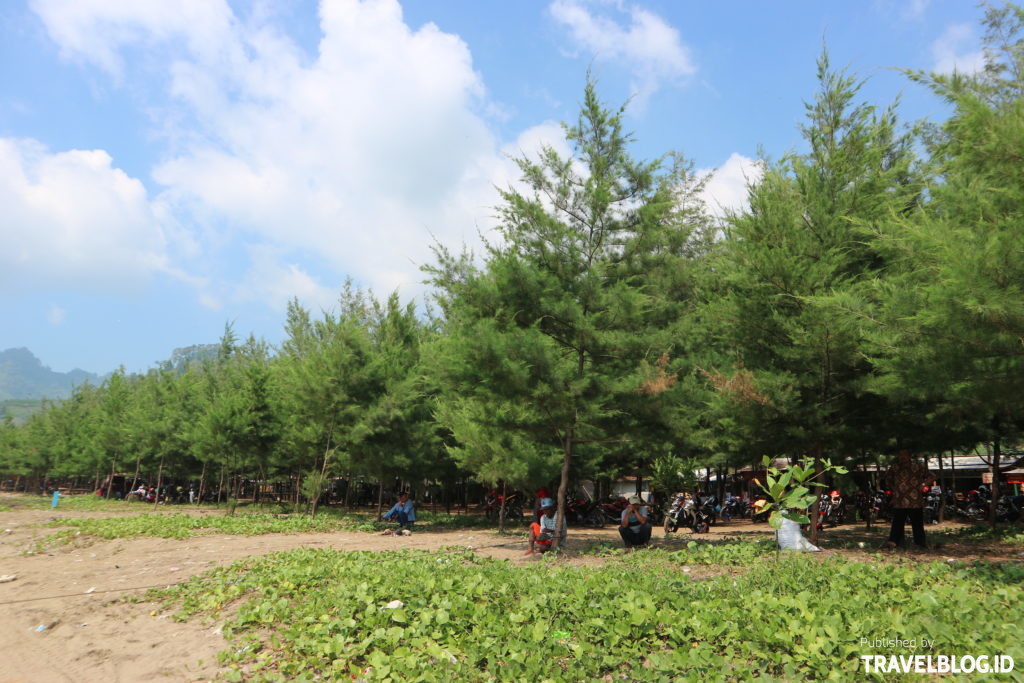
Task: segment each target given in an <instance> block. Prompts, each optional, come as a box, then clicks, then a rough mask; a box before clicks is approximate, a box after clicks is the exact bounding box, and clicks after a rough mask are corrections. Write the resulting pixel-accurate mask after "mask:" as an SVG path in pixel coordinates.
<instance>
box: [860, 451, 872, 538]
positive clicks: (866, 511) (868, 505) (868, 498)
mask: <svg viewBox="0 0 1024 683" xmlns="http://www.w3.org/2000/svg"><path fill="white" fill-rule="evenodd" d="M863 467H864V478H865V479H866V480H867V487H866V488H867V489H868V490H867V491H866V492H865V496H864V508H863V509H862V510H861V511H860V512H861V514H862V515H864V528H865V529H868V530H870V529H871V510H872V509H873V508H874V507H875V490H874V488H875V487H874V486H873V485H872V483H871V475H870V474H869V473H868V464H867V463H866V462H865V463H864V465H863Z"/></svg>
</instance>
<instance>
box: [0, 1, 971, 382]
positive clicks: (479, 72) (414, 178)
mask: <svg viewBox="0 0 1024 683" xmlns="http://www.w3.org/2000/svg"><path fill="white" fill-rule="evenodd" d="M981 14H982V10H981V9H979V8H978V7H976V6H975V5H974V4H973V3H971V2H966V1H963V0H931V1H929V0H893V1H891V2H882V1H881V0H875V1H872V0H862V1H860V2H847V1H840V0H832V1H827V2H826V1H818V2H810V1H797V0H787V1H781V0H780V1H778V2H767V1H762V2H755V1H753V0H748V1H742V2H741V1H734V2H729V1H721V2H711V1H707V2H696V1H693V2H690V1H687V2H683V1H674V0H651V1H649V2H629V1H628V0H617V1H616V0H545V1H539V0H537V1H535V0H521V1H518V0H517V1H516V2H479V1H478V0H444V1H441V0H436V1H428V0H419V1H416V2H413V1H408V2H404V3H399V2H397V1H396V0H363V1H362V2H360V1H358V0H321V1H320V2H319V3H317V2H315V1H314V0H251V1H248V2H243V1H241V0H239V1H234V0H232V1H225V0H9V1H8V2H4V3H2V4H0V350H2V349H6V348H10V347H19V346H26V347H28V348H29V349H31V350H32V351H33V352H34V353H35V354H36V355H37V356H38V357H39V358H40V359H41V360H42V361H43V363H44V364H46V365H49V366H50V367H52V368H53V369H54V370H58V371H67V370H70V369H72V368H74V367H80V368H82V369H85V370H89V371H92V372H100V373H103V372H108V371H110V370H112V369H114V368H116V367H118V366H119V365H124V366H125V367H126V368H127V369H128V370H129V371H141V370H144V369H146V368H148V367H151V366H153V365H154V364H155V363H156V362H157V361H160V360H163V359H166V358H168V357H169V356H170V353H171V351H172V350H173V349H174V348H176V347H182V346H188V345H191V344H196V343H212V342H215V341H216V340H217V339H218V338H219V336H220V334H221V332H222V331H223V329H224V325H225V323H227V322H229V321H230V322H232V323H233V325H234V327H235V330H236V332H237V333H239V334H240V335H242V336H245V335H248V334H249V333H253V334H255V335H256V336H257V337H262V338H264V339H266V340H267V341H269V342H270V343H272V344H276V343H279V342H280V341H281V339H282V336H283V323H284V308H285V305H286V304H287V302H288V300H289V299H290V298H291V297H298V298H299V300H300V301H301V302H302V303H304V304H305V305H306V306H307V307H309V308H311V309H313V310H314V311H315V312H316V311H320V310H321V309H324V310H326V309H330V308H331V307H332V305H333V302H334V301H335V300H336V298H337V294H338V292H339V291H340V289H341V287H342V284H343V283H344V281H345V279H346V278H347V277H351V278H352V279H353V280H354V281H355V283H356V284H358V285H360V286H363V287H369V288H372V289H373V290H374V291H375V293H377V294H378V295H381V296H384V295H387V294H388V293H390V292H391V291H392V290H395V289H398V290H399V292H400V294H401V295H402V296H403V297H404V298H406V299H409V298H413V297H418V296H421V295H422V293H423V286H422V285H421V284H420V281H421V279H422V275H421V273H420V272H419V265H421V264H423V263H425V262H428V261H429V260H430V251H429V246H430V244H431V243H432V241H433V240H435V239H436V240H438V241H440V242H442V243H443V244H446V245H448V246H451V247H453V248H458V246H459V245H460V244H461V243H466V244H469V245H470V246H473V245H474V244H476V243H477V239H478V238H477V235H478V233H479V232H486V231H487V230H489V229H490V228H491V227H493V224H494V221H493V215H494V211H493V208H492V207H493V206H494V205H495V204H496V201H497V200H496V190H495V186H499V187H505V186H508V185H509V184H510V183H514V182H515V181H516V180H517V178H516V173H515V168H514V166H513V164H512V163H511V162H510V160H509V155H518V154H531V153H533V152H535V151H536V150H537V149H538V148H539V147H540V146H541V145H543V144H550V145H553V146H555V147H556V149H564V148H565V143H564V139H563V138H562V136H561V133H560V127H559V122H561V121H569V120H572V119H573V118H574V117H575V114H576V111H577V105H578V103H579V100H580V97H581V94H582V89H583V84H584V80H585V75H586V72H587V69H588V68H589V69H591V70H592V72H593V73H594V75H595V76H596V78H597V80H598V83H599V89H600V92H601V95H602V97H603V98H604V99H605V100H606V101H608V102H609V103H612V104H616V105H617V104H620V103H622V102H624V101H626V100H627V99H628V98H632V99H630V105H629V110H628V116H627V127H628V128H629V129H630V130H632V131H633V132H634V134H635V137H636V139H637V142H636V146H635V153H636V155H637V156H639V157H643V158H651V157H657V156H660V155H661V154H663V153H665V152H667V151H670V150H678V151H681V152H682V153H683V154H684V155H685V156H686V157H687V158H689V159H691V160H692V161H693V162H694V164H695V165H696V167H697V168H699V169H701V170H702V171H705V172H711V171H714V172H715V175H714V176H713V178H712V180H711V181H710V183H709V186H708V190H707V193H708V199H709V201H711V202H712V203H713V204H714V205H715V206H724V207H738V206H740V205H741V204H742V201H743V196H744V183H745V179H756V167H755V165H754V163H753V159H755V158H756V157H757V155H758V151H759V150H763V151H764V152H765V153H766V154H768V155H769V156H770V157H774V158H777V157H779V156H780V155H782V154H785V153H786V152H788V151H791V150H794V149H800V146H801V141H800V136H799V132H798V126H799V124H800V122H801V120H802V118H803V114H804V106H803V105H804V102H805V101H808V100H809V99H811V98H812V97H813V95H814V91H815V80H814V74H815V60H816V58H817V57H818V55H819V54H820V52H821V50H822V46H823V45H824V44H827V45H828V48H829V52H830V54H831V58H832V63H833V64H834V65H836V66H840V67H847V68H848V69H850V70H851V71H852V72H854V73H856V74H858V75H859V76H861V77H865V78H868V79H869V80H868V83H867V84H866V86H865V88H864V90H863V91H862V92H863V94H864V98H865V99H867V100H868V101H870V102H872V103H875V104H878V105H882V106H884V105H887V104H889V103H890V102H892V101H893V100H894V99H895V98H896V97H900V98H901V102H902V105H901V108H900V112H901V115H902V118H903V119H904V120H906V121H911V120H914V119H918V118H923V117H929V118H932V119H941V118H942V117H943V116H944V111H943V107H942V106H941V104H940V103H939V102H938V101H937V100H936V99H934V98H933V97H932V96H931V95H930V94H929V93H927V92H926V91H924V90H923V89H922V88H920V87H919V86H916V85H913V84H911V83H910V82H909V81H908V80H907V79H906V78H905V77H904V76H903V75H902V74H901V73H899V71H897V70H896V69H895V68H894V67H898V68H911V69H920V70H929V71H931V70H935V71H943V72H948V71H951V70H952V69H954V68H956V69H959V70H961V71H972V70H974V69H976V68H978V66H979V65H980V62H981V55H980V51H979V50H980V43H979V38H980V29H979V23H978V21H979V19H980V17H981Z"/></svg>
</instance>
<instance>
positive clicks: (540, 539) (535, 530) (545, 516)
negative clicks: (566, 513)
mask: <svg viewBox="0 0 1024 683" xmlns="http://www.w3.org/2000/svg"><path fill="white" fill-rule="evenodd" d="M540 511H541V515H540V519H539V520H537V521H536V522H534V523H533V524H531V525H530V548H529V550H527V551H526V554H527V555H533V554H534V553H546V552H547V551H549V550H551V545H552V542H553V541H554V540H555V532H556V531H557V530H558V522H557V519H556V514H555V501H553V500H551V499H550V498H542V499H541V501H540ZM562 539H563V540H565V530H564V529H563V530H562Z"/></svg>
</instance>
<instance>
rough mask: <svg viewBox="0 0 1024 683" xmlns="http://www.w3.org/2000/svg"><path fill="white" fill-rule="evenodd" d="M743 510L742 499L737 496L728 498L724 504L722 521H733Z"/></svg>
mask: <svg viewBox="0 0 1024 683" xmlns="http://www.w3.org/2000/svg"><path fill="white" fill-rule="evenodd" d="M742 513H743V510H742V509H741V507H740V501H739V500H738V499H736V498H732V497H729V498H726V499H725V503H723V504H722V511H721V513H720V514H721V515H722V521H723V522H731V521H732V520H733V519H734V518H736V517H740V516H741V515H742Z"/></svg>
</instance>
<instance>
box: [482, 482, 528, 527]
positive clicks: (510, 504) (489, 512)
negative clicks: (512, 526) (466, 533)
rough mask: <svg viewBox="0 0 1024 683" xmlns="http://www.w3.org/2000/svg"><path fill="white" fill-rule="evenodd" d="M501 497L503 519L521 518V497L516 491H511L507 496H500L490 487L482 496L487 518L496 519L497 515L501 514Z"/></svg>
mask: <svg viewBox="0 0 1024 683" xmlns="http://www.w3.org/2000/svg"><path fill="white" fill-rule="evenodd" d="M502 499H504V502H505V519H510V520H518V519H522V518H523V497H522V495H521V494H520V493H519V492H518V491H513V492H511V493H509V494H508V496H502V495H501V494H500V493H498V492H497V491H496V490H493V489H492V490H491V491H489V492H488V493H487V496H486V497H485V498H484V515H485V516H486V517H487V519H490V520H496V519H498V516H499V515H500V514H501V504H502Z"/></svg>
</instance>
